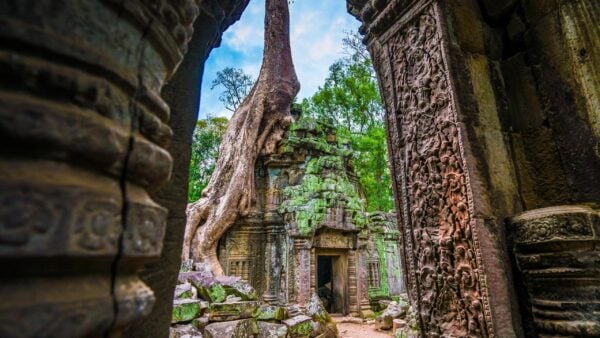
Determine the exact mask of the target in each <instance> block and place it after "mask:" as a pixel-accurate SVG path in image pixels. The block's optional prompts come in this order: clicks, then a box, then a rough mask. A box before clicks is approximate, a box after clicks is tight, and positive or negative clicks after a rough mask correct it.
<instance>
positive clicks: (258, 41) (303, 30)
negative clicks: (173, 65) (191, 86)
mask: <svg viewBox="0 0 600 338" xmlns="http://www.w3.org/2000/svg"><path fill="white" fill-rule="evenodd" d="M358 26H359V23H358V21H356V20H355V19H354V18H353V17H351V16H350V14H348V13H347V12H346V9H345V1H342V0H320V1H315V0H296V1H295V2H294V3H293V4H292V5H291V6H290V42H291V45H292V56H293V59H294V66H295V68H296V74H298V79H299V80H300V84H301V89H300V93H299V94H298V96H299V98H304V97H308V96H311V95H312V94H314V92H315V91H316V90H317V89H318V87H319V86H320V85H322V84H323V82H324V80H325V78H326V77H327V74H328V72H329V66H331V64H333V63H334V62H335V61H336V60H337V59H339V58H341V57H342V56H343V55H342V52H343V48H342V38H343V36H344V32H345V31H351V30H357V29H358ZM263 29H264V0H251V1H250V4H249V5H248V8H246V11H245V12H244V14H243V15H242V18H241V20H240V21H239V22H237V23H235V24H234V25H233V26H232V27H230V28H229V30H228V31H227V32H225V34H224V35H223V44H222V46H223V47H221V48H219V49H217V50H215V51H213V52H212V53H211V56H210V58H209V60H208V62H207V64H206V69H205V73H204V80H203V90H202V107H201V114H200V115H201V116H202V115H203V116H205V115H206V113H210V114H211V115H215V114H218V116H230V115H231V112H229V111H227V110H223V105H222V104H221V103H220V102H219V101H218V93H219V92H218V90H214V91H211V90H210V82H211V81H212V79H213V78H214V74H216V72H217V71H219V70H221V69H223V68H225V67H235V68H242V69H243V70H244V72H246V73H247V74H250V75H252V77H254V78H256V77H257V76H258V72H259V70H260V65H261V63H262V49H263Z"/></svg>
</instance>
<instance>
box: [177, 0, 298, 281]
mask: <svg viewBox="0 0 600 338" xmlns="http://www.w3.org/2000/svg"><path fill="white" fill-rule="evenodd" d="M264 39H265V40H264V41H265V49H264V53H263V61H262V66H261V70H260V73H259V76H258V79H257V81H256V83H255V84H254V87H253V88H252V90H251V91H250V94H249V95H248V96H247V97H246V98H245V99H244V101H243V103H242V104H241V105H240V106H239V108H238V109H237V110H236V111H235V113H234V114H233V116H232V118H231V120H230V121H229V125H228V127H227V130H226V132H225V135H224V136H223V140H222V143H221V146H220V148H219V158H218V160H217V164H216V168H215V171H214V172H213V174H212V176H211V178H210V181H209V183H208V185H207V187H206V188H205V189H204V191H203V192H202V196H201V198H200V200H198V201H197V202H194V203H191V204H190V205H188V210H187V224H186V232H185V238H184V250H183V253H182V256H183V258H184V259H187V258H189V257H190V256H191V258H193V259H194V260H195V261H203V262H207V263H208V264H209V266H210V268H211V269H212V271H213V273H215V274H216V275H222V274H223V268H222V267H221V265H220V263H219V261H218V258H217V244H218V241H219V239H220V238H221V237H222V236H223V234H225V232H226V231H227V230H228V229H229V228H230V227H231V226H232V225H233V223H234V222H235V220H236V218H237V217H238V215H244V214H247V213H248V212H249V211H250V210H251V208H252V207H253V205H254V202H255V194H254V165H255V162H256V158H257V157H258V155H259V154H260V153H262V154H269V153H273V152H274V151H275V148H276V145H277V143H278V142H279V140H280V139H281V137H282V135H283V133H284V131H285V129H286V128H287V126H288V125H289V124H290V123H291V122H292V117H291V114H290V108H291V104H292V100H293V98H294V96H296V94H297V93H298V91H299V89H300V84H299V82H298V79H297V77H296V72H295V70H294V65H293V63H292V54H291V49H290V39H289V9H288V3H287V0H267V1H266V12H265V38H264Z"/></svg>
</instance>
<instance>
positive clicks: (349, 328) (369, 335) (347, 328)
mask: <svg viewBox="0 0 600 338" xmlns="http://www.w3.org/2000/svg"><path fill="white" fill-rule="evenodd" d="M333 320H335V322H336V323H337V328H338V331H339V332H340V337H341V338H390V337H392V331H378V330H377V329H375V327H376V326H375V324H374V323H372V324H368V323H366V322H365V323H362V324H357V323H348V322H347V321H348V320H347V318H344V317H338V318H336V317H334V318H333Z"/></svg>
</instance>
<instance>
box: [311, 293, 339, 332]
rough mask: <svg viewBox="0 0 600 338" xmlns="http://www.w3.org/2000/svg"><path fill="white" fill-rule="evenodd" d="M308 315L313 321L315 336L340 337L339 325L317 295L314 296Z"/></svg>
mask: <svg viewBox="0 0 600 338" xmlns="http://www.w3.org/2000/svg"><path fill="white" fill-rule="evenodd" d="M306 314H307V315H308V316H310V317H311V318H312V321H313V325H312V326H313V333H312V334H313V335H323V337H332V338H335V337H337V336H338V329H337V325H336V324H335V322H334V321H333V319H332V318H331V316H330V315H329V313H327V311H326V310H325V308H324V307H323V303H322V302H321V299H319V296H318V295H317V294H313V296H312V298H311V299H310V303H309V304H308V307H307V309H306Z"/></svg>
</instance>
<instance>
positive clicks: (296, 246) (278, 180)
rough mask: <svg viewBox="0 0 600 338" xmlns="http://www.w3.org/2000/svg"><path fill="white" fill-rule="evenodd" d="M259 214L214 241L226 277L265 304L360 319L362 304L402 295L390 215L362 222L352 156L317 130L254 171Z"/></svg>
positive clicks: (326, 128) (313, 125) (366, 307)
mask: <svg viewBox="0 0 600 338" xmlns="http://www.w3.org/2000/svg"><path fill="white" fill-rule="evenodd" d="M256 181H257V182H256V191H257V199H258V202H257V205H258V207H257V211H256V212H254V213H253V214H251V215H249V216H247V217H241V218H239V219H238V221H237V222H236V224H235V225H234V227H233V228H232V229H230V230H229V231H228V232H227V233H226V235H225V236H224V237H223V238H222V239H221V241H220V245H219V260H220V262H221V264H222V266H223V267H224V269H225V274H226V275H232V276H239V277H241V278H243V279H244V280H247V281H249V282H250V284H251V285H252V286H254V288H255V289H256V290H257V291H258V292H259V294H260V295H262V298H263V299H264V300H265V301H266V302H268V303H270V304H280V305H287V304H299V305H306V304H307V303H308V301H309V300H310V298H311V296H312V295H313V294H315V293H318V294H319V295H320V296H321V298H322V300H323V302H324V303H325V307H326V308H327V310H328V311H329V312H331V313H340V314H345V315H348V314H350V315H361V316H363V315H366V314H368V313H370V311H371V307H370V301H376V300H377V299H382V298H391V297H392V296H395V297H397V296H399V295H400V293H402V292H405V290H403V287H402V285H403V281H402V280H403V278H402V276H401V269H400V260H399V258H400V253H399V232H398V228H397V224H396V220H395V215H393V214H385V213H382V212H375V213H371V214H369V213H367V212H366V211H365V207H366V201H365V199H364V197H362V196H361V193H360V187H359V185H358V182H357V178H356V176H355V175H354V173H353V170H352V164H351V155H350V150H349V149H348V148H347V146H345V145H344V144H342V142H340V141H339V140H337V138H336V134H335V132H334V129H333V127H332V126H331V125H329V124H328V123H326V122H324V121H317V120H314V119H310V118H300V119H299V120H298V121H297V122H296V123H294V124H292V126H291V127H290V129H289V131H288V133H287V137H286V138H285V139H284V142H283V143H282V145H281V147H280V149H279V151H278V153H277V154H274V155H271V156H269V157H262V158H260V159H259V161H258V163H257V166H256Z"/></svg>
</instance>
